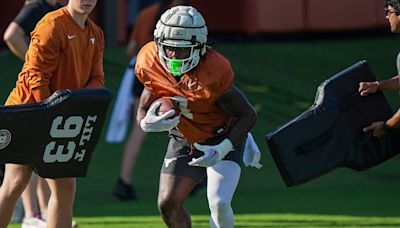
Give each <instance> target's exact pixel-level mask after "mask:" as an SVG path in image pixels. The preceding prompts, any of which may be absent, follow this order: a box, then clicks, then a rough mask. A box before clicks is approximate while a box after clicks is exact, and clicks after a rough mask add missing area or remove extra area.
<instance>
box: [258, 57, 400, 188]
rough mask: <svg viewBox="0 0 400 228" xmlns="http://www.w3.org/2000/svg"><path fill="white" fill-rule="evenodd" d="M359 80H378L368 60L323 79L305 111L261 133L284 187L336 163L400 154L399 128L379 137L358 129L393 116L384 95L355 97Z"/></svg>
mask: <svg viewBox="0 0 400 228" xmlns="http://www.w3.org/2000/svg"><path fill="white" fill-rule="evenodd" d="M362 81H376V79H375V76H374V74H373V73H372V71H371V69H370V67H369V65H368V63H367V62H366V61H361V62H358V63H356V64H354V65H353V66H351V67H349V68H347V69H345V70H344V71H342V72H340V73H338V74H336V75H334V76H333V77H331V78H330V79H328V80H326V81H325V82H323V83H322V84H321V85H320V86H319V87H318V90H317V94H316V97H315V101H314V104H313V105H312V106H311V107H310V108H309V109H308V110H307V111H305V112H304V113H302V114H301V115H299V116H298V117H297V118H295V119H293V120H291V121H290V122H288V123H287V124H285V125H283V126H281V127H280V128H278V129H277V130H276V131H274V132H272V133H269V134H267V135H266V136H265V138H266V140H267V144H268V147H269V149H270V151H271V154H272V157H273V159H274V161H275V163H276V165H277V167H278V169H279V172H280V174H281V176H282V178H283V180H284V182H285V184H286V185H287V186H295V185H299V184H302V183H305V182H307V181H310V180H312V179H315V178H317V177H319V176H322V175H323V174H326V173H328V172H330V171H332V170H334V169H336V168H338V167H347V168H351V169H354V170H357V171H361V170H366V169H368V168H371V167H374V166H376V165H378V164H380V163H382V162H384V161H386V160H388V159H390V158H391V157H393V156H394V155H396V154H398V153H399V152H400V140H399V139H400V131H397V130H396V131H391V132H390V133H389V134H387V135H386V136H384V137H383V138H381V139H378V138H376V137H372V133H370V132H368V133H364V132H363V131H362V129H363V128H364V127H366V126H369V125H370V124H371V123H372V122H374V121H383V120H387V119H388V118H390V117H391V116H392V115H393V111H392V109H391V107H390V105H389V103H388V102H387V100H386V98H385V96H384V95H383V94H382V93H380V92H379V93H376V94H373V95H369V96H366V97H361V96H360V95H359V92H358V87H359V82H362Z"/></svg>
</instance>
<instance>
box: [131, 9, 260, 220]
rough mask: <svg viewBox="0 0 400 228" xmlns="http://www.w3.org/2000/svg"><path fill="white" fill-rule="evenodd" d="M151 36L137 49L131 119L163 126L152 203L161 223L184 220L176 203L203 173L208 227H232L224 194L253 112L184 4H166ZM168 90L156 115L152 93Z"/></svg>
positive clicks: (155, 128)
mask: <svg viewBox="0 0 400 228" xmlns="http://www.w3.org/2000/svg"><path fill="white" fill-rule="evenodd" d="M154 38H155V41H153V42H150V43H148V44H146V45H145V46H144V47H143V48H142V49H141V51H140V52H139V54H138V57H137V62H136V70H135V71H136V74H137V76H138V78H139V80H141V82H142V83H143V84H144V86H145V89H144V91H143V93H142V95H141V98H140V103H139V109H138V114H137V120H138V122H139V124H140V126H141V128H142V129H143V130H144V131H145V132H162V131H169V136H170V141H169V145H168V149H167V153H166V155H165V159H164V163H163V165H162V169H161V174H160V183H159V193H158V209H159V211H160V213H161V217H162V218H163V220H164V222H165V223H166V224H167V225H168V227H191V219H190V215H189V213H188V211H187V210H186V209H185V208H184V206H183V203H184V201H185V199H186V198H187V197H188V195H189V193H190V191H191V190H192V189H193V188H194V187H195V186H196V185H197V184H198V183H199V182H200V181H201V180H202V179H203V178H204V177H205V176H206V175H207V177H208V182H207V198H208V203H209V207H210V210H211V218H210V227H233V211H232V207H231V201H232V197H233V194H234V192H235V190H236V187H237V184H238V182H239V178H240V173H241V164H242V162H241V161H242V154H243V149H244V145H245V141H246V135H247V133H248V132H249V131H250V129H251V128H252V126H253V125H254V124H255V121H256V112H255V111H254V109H253V108H252V106H251V105H250V104H249V102H248V101H247V99H246V97H245V96H244V95H243V94H242V93H241V91H240V90H239V89H238V88H237V87H236V86H235V85H234V84H233V80H234V72H233V70H232V68H231V65H230V63H229V61H228V60H227V59H226V58H225V57H224V56H222V55H221V54H220V53H218V52H216V51H214V50H212V49H210V48H209V47H207V46H206V42H207V27H206V24H205V21H204V19H203V17H202V15H201V14H200V13H199V12H198V11H197V10H196V9H195V8H193V7H191V6H176V7H173V8H171V9H169V10H167V11H166V12H165V13H164V14H163V15H162V16H161V18H160V19H159V21H158V23H157V25H156V28H155V30H154ZM163 96H165V97H173V99H174V100H175V102H177V103H178V104H179V107H180V111H181V115H180V116H177V117H174V118H170V117H171V116H173V115H174V112H175V111H174V110H170V111H169V112H166V113H165V114H163V115H161V116H157V114H156V110H157V108H158V107H159V106H160V103H158V102H154V103H153V101H155V100H156V99H157V98H159V97H163Z"/></svg>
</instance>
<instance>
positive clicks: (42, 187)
mask: <svg viewBox="0 0 400 228" xmlns="http://www.w3.org/2000/svg"><path fill="white" fill-rule="evenodd" d="M36 194H37V198H38V202H39V208H40V213H41V215H42V218H43V219H46V218H47V205H48V203H49V198H50V188H49V184H48V183H47V181H46V180H45V179H44V178H41V177H38V187H37V191H36Z"/></svg>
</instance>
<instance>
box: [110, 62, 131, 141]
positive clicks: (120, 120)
mask: <svg viewBox="0 0 400 228" xmlns="http://www.w3.org/2000/svg"><path fill="white" fill-rule="evenodd" d="M135 63H136V56H135V57H133V58H132V60H131V61H130V63H129V66H130V67H127V68H126V70H125V74H124V77H123V78H122V80H121V83H120V85H119V89H118V95H117V99H116V101H115V103H114V107H113V110H112V113H111V118H110V121H109V123H108V129H107V134H106V142H108V143H121V142H123V141H124V140H125V137H126V133H127V131H128V126H129V123H130V121H131V116H132V115H131V107H133V101H134V99H133V93H132V88H133V83H134V79H135V68H134V67H131V66H135Z"/></svg>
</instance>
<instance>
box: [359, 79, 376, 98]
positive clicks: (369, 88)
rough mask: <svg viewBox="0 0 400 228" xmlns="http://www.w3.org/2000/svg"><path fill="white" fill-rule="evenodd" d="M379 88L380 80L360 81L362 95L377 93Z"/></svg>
mask: <svg viewBox="0 0 400 228" xmlns="http://www.w3.org/2000/svg"><path fill="white" fill-rule="evenodd" d="M378 90H379V82H378V81H375V82H360V84H359V87H358V92H360V95H361V96H368V95H369V94H373V93H376V92H377V91H378Z"/></svg>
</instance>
